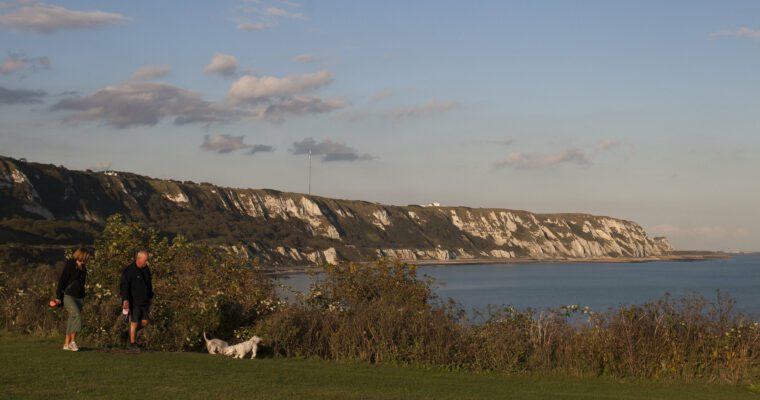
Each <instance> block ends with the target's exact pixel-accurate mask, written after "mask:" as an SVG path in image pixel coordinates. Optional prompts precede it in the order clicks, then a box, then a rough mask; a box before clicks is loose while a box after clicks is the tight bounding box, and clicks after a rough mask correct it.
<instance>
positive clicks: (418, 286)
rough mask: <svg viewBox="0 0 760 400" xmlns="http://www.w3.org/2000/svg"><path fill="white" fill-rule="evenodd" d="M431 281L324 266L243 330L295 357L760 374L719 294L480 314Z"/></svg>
mask: <svg viewBox="0 0 760 400" xmlns="http://www.w3.org/2000/svg"><path fill="white" fill-rule="evenodd" d="M431 284H434V282H432V281H430V280H428V279H425V278H419V277H417V275H416V273H415V268H414V267H413V266H409V265H405V264H401V263H391V262H388V261H385V260H381V261H379V262H378V263H377V264H368V265H357V264H346V265H339V266H325V272H324V274H322V275H320V276H319V277H318V278H317V279H316V282H315V283H314V284H313V285H312V286H311V288H310V290H309V292H308V293H306V294H305V295H304V296H303V297H302V298H301V299H299V300H297V301H295V302H294V303H293V304H290V305H288V306H287V307H284V308H282V309H281V310H280V311H278V312H277V313H273V314H270V315H268V316H267V317H266V318H265V319H263V320H261V321H260V323H259V324H258V325H256V326H255V327H252V328H250V329H247V330H246V332H251V331H254V330H257V331H258V332H260V334H261V335H262V336H263V337H264V340H265V341H266V342H267V343H268V344H269V345H271V347H272V349H273V352H274V354H275V355H277V356H286V357H290V356H299V357H319V358H325V359H334V360H341V359H350V360H361V361H369V362H376V363H389V362H390V363H413V364H419V365H436V366H441V367H446V368H452V369H469V370H473V371H503V372H509V373H536V372H538V373H547V372H561V373H565V374H571V375H608V376H615V377H632V378H648V379H657V380H679V381H704V382H731V383H736V382H746V381H752V380H756V379H757V378H758V376H759V375H760V326H759V325H758V323H757V322H756V321H753V320H751V319H749V318H747V317H745V316H743V315H741V314H739V313H737V312H736V311H735V310H734V308H733V301H732V300H730V299H729V298H727V297H725V296H722V295H720V294H718V298H717V300H716V301H715V302H710V301H708V300H706V299H705V298H704V297H701V296H696V295H694V296H687V297H683V298H679V299H673V298H671V297H670V296H665V297H664V298H662V299H660V300H658V301H655V302H650V303H646V304H643V305H635V306H626V307H621V308H619V309H611V310H609V311H607V312H604V313H595V312H592V311H591V310H589V309H588V308H582V307H579V306H577V305H569V306H563V307H560V308H558V309H547V310H538V311H536V310H530V309H528V310H516V309H514V308H511V307H506V308H501V309H490V310H488V312H487V314H486V315H485V316H483V317H482V321H480V322H477V323H476V322H475V321H474V320H466V319H464V318H463V316H464V313H463V312H462V311H461V310H460V309H459V308H458V307H457V306H456V305H455V304H453V303H451V302H448V303H445V302H442V301H441V300H440V299H438V298H437V297H436V296H435V295H434V293H433V291H432V290H431Z"/></svg>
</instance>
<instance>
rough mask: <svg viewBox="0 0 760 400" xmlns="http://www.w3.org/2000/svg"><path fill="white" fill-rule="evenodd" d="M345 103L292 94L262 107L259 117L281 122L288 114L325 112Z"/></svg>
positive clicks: (341, 106) (344, 105) (345, 103)
mask: <svg viewBox="0 0 760 400" xmlns="http://www.w3.org/2000/svg"><path fill="white" fill-rule="evenodd" d="M346 105H348V103H347V102H346V101H345V100H343V99H338V98H331V99H322V98H319V97H313V96H293V97H290V98H287V99H284V100H281V101H277V102H274V103H272V104H270V105H268V106H267V107H265V108H263V109H262V111H261V112H260V113H259V117H260V118H262V119H265V120H268V121H270V122H275V123H282V122H283V121H285V118H286V117H287V116H289V115H297V116H303V115H307V114H321V113H327V112H331V111H335V110H339V109H341V108H343V107H346Z"/></svg>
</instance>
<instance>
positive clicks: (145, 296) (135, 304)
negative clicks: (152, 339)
mask: <svg viewBox="0 0 760 400" xmlns="http://www.w3.org/2000/svg"><path fill="white" fill-rule="evenodd" d="M120 288H121V290H120V292H121V307H122V308H123V309H124V310H126V311H127V312H128V313H129V347H130V348H131V349H137V340H136V339H137V332H138V331H139V330H140V329H142V328H145V327H146V326H147V325H148V320H149V312H150V303H151V300H152V299H153V283H152V281H151V275H150V268H148V252H147V251H146V250H140V251H138V252H137V255H136V256H135V261H134V262H133V263H132V264H129V265H128V266H127V267H126V268H125V269H124V272H122V273H121V285H120Z"/></svg>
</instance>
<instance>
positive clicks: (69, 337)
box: [63, 333, 71, 347]
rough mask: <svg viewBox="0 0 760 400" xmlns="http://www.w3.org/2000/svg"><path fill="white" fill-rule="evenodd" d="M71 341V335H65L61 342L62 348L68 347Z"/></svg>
mask: <svg viewBox="0 0 760 400" xmlns="http://www.w3.org/2000/svg"><path fill="white" fill-rule="evenodd" d="M70 341H71V334H69V333H67V334H66V339H65V340H64V342H63V345H64V347H69V342H70Z"/></svg>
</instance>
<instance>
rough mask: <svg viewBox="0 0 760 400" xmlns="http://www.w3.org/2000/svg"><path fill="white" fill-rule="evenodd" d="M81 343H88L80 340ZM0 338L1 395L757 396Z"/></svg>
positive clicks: (726, 389) (728, 389)
mask: <svg viewBox="0 0 760 400" xmlns="http://www.w3.org/2000/svg"><path fill="white" fill-rule="evenodd" d="M83 344H85V346H86V343H83ZM60 346H61V344H60V343H58V341H55V342H54V341H52V340H49V339H44V340H43V339H35V338H29V337H19V336H8V335H2V336H0V398H2V399H35V398H39V399H64V398H76V399H87V398H97V399H105V398H114V399H128V398H139V399H174V398H182V399H219V398H247V399H309V400H315V399H489V398H490V399H547V400H548V399H552V400H554V399H648V400H649V399H668V400H671V399H710V400H718V399H732V400H740V399H758V398H760V395H758V394H757V393H754V392H752V391H750V390H748V389H746V388H745V387H740V386H725V385H683V384H677V385H668V384H660V383H642V382H620V381H615V380H611V379H602V378H584V379H577V378H571V377H561V378H556V377H533V376H530V377H525V376H505V375H500V374H474V373H467V372H448V371H438V370H426V369H422V368H415V367H395V366H377V365H368V364H359V363H344V362H330V361H319V360H299V359H272V358H264V359H255V360H250V359H244V360H233V359H229V358H225V357H221V356H210V355H208V354H200V353H153V352H141V353H139V354H131V353H127V352H122V351H102V350H98V349H87V348H84V349H83V351H80V352H79V353H71V352H64V351H62V350H61V349H60Z"/></svg>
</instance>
